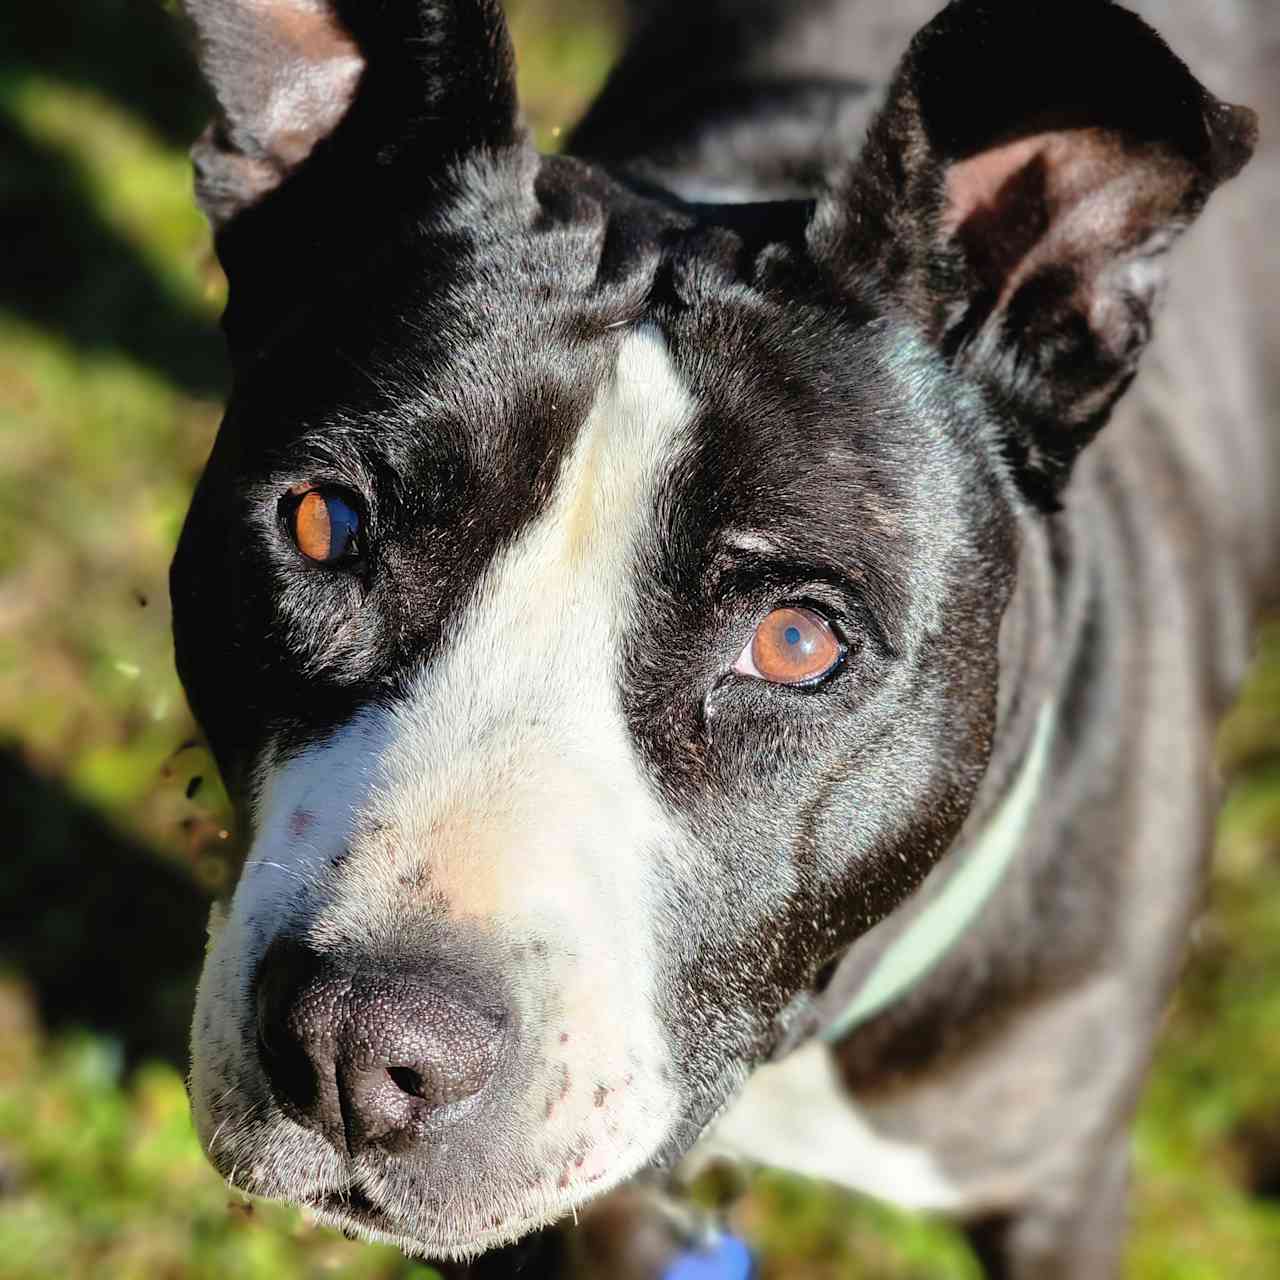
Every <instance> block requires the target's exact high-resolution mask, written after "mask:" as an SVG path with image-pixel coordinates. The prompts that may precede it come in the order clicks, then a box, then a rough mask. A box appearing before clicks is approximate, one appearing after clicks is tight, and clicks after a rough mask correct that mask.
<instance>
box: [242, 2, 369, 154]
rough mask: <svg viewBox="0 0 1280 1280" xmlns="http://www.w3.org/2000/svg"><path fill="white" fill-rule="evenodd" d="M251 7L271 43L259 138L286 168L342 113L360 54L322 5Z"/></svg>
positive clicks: (334, 124) (356, 76)
mask: <svg viewBox="0 0 1280 1280" xmlns="http://www.w3.org/2000/svg"><path fill="white" fill-rule="evenodd" d="M256 7H257V8H258V9H259V10H260V19H261V22H262V24H263V29H262V35H263V37H264V38H265V39H266V40H267V41H269V42H270V43H271V44H272V45H274V46H275V51H274V55H273V58H272V62H273V64H274V74H273V75H272V77H271V82H270V85H269V88H268V90H267V94H266V100H265V102H264V103H263V108H262V112H263V114H262V129H261V135H260V139H259V140H260V142H261V143H262V144H263V146H264V149H265V150H266V151H267V152H268V153H269V154H270V155H271V156H272V157H273V158H274V160H275V162H276V164H277V166H278V167H280V168H282V169H284V170H289V169H292V168H294V167H295V166H296V165H299V164H301V163H302V161H303V160H305V159H306V158H307V156H308V155H309V154H310V153H311V150H312V148H313V147H314V146H315V144H316V143H317V142H318V141H319V140H320V139H321V138H323V137H326V136H327V135H328V134H330V133H331V132H332V131H333V130H334V129H335V128H336V127H337V124H338V122H339V121H340V120H341V119H342V117H343V116H344V115H345V114H346V112H347V108H348V107H349V106H350V105H351V99H352V98H353V97H354V96H355V91H356V85H357V83H358V82H359V79H360V74H361V72H362V71H363V70H364V58H363V56H362V55H361V53H360V50H359V47H358V46H357V45H356V43H355V41H354V40H353V39H352V38H351V36H350V34H349V33H348V32H347V31H346V29H345V28H343V27H342V26H341V25H340V24H339V23H338V21H337V19H336V18H335V16H334V14H333V11H332V9H331V7H330V6H329V5H327V4H323V3H322V4H316V3H314V2H313V0H285V2H283V3H281V2H280V0H275V2H274V3H268V4H259V5H258V6H256Z"/></svg>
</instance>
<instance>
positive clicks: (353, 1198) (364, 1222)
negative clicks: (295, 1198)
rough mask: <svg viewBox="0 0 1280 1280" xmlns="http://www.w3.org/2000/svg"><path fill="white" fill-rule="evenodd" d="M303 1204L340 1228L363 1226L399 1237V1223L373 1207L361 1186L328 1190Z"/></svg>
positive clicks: (376, 1207) (375, 1206) (374, 1205)
mask: <svg viewBox="0 0 1280 1280" xmlns="http://www.w3.org/2000/svg"><path fill="white" fill-rule="evenodd" d="M302 1204H303V1205H304V1206H305V1207H306V1208H308V1209H310V1210H311V1211H312V1212H313V1213H315V1214H318V1215H321V1216H323V1217H325V1218H326V1219H328V1220H330V1221H335V1222H336V1223H337V1225H339V1226H348V1225H349V1226H351V1227H363V1228H365V1229H366V1230H369V1231H377V1232H380V1233H383V1234H387V1235H394V1234H398V1230H399V1228H398V1224H397V1223H395V1222H393V1221H392V1220H391V1219H390V1218H389V1217H388V1216H387V1214H386V1213H385V1212H384V1211H383V1210H382V1209H380V1208H379V1207H378V1206H377V1205H376V1204H374V1202H373V1201H372V1200H371V1199H369V1196H368V1195H367V1193H366V1192H365V1191H364V1190H363V1189H362V1188H360V1187H359V1186H350V1187H344V1188H343V1189H342V1190H340V1191H326V1192H324V1193H322V1194H321V1195H318V1196H312V1197H310V1198H309V1199H306V1200H304V1201H302Z"/></svg>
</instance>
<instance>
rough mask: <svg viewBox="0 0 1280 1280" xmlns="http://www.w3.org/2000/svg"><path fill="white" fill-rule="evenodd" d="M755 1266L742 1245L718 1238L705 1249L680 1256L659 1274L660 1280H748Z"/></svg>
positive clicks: (735, 1241)
mask: <svg viewBox="0 0 1280 1280" xmlns="http://www.w3.org/2000/svg"><path fill="white" fill-rule="evenodd" d="M754 1274H755V1264H754V1261H753V1259H752V1257H751V1250H750V1249H749V1248H747V1245H746V1242H745V1241H744V1240H740V1239H739V1238H738V1237H737V1236H729V1235H724V1236H719V1237H718V1238H717V1239H716V1240H714V1241H713V1242H712V1243H711V1244H710V1245H708V1246H707V1247H706V1248H705V1249H698V1250H696V1251H695V1250H690V1251H689V1252H687V1253H682V1254H681V1255H680V1256H679V1257H678V1258H677V1259H676V1260H675V1261H674V1262H673V1263H672V1264H671V1265H670V1266H669V1267H668V1268H667V1269H666V1270H665V1271H664V1272H663V1273H662V1280H751V1277H752V1276H753V1275H754Z"/></svg>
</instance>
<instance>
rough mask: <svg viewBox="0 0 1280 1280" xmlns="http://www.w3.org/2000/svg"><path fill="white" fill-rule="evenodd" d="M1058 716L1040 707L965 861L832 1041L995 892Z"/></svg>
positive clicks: (930, 957)
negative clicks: (1027, 742) (1009, 782)
mask: <svg viewBox="0 0 1280 1280" xmlns="http://www.w3.org/2000/svg"><path fill="white" fill-rule="evenodd" d="M1057 719H1058V707H1057V703H1056V702H1054V701H1050V702H1048V703H1046V704H1045V706H1044V707H1043V709H1042V710H1041V712H1040V716H1039V718H1038V720H1037V721H1036V728H1035V735H1034V737H1033V738H1032V740H1031V749H1030V750H1029V751H1028V752H1027V758H1026V760H1025V761H1023V764H1022V768H1021V770H1020V772H1019V774H1018V777H1017V779H1016V780H1015V781H1014V784H1013V786H1012V787H1011V788H1010V789H1009V791H1008V793H1007V794H1006V795H1005V797H1004V799H1003V800H1001V802H1000V807H999V808H998V809H997V810H996V813H995V816H994V817H993V818H992V820H991V822H990V823H989V824H988V826H987V828H986V829H985V830H984V831H983V832H982V833H981V835H979V836H978V837H977V839H976V840H975V842H974V844H973V846H972V847H971V848H970V849H969V851H968V853H967V854H966V855H965V858H964V861H963V862H962V863H961V864H960V866H959V867H957V868H956V870H955V871H953V872H952V873H951V874H950V875H949V876H948V877H947V879H946V881H945V883H944V884H943V885H942V887H941V889H939V890H938V893H937V896H936V897H934V898H933V899H932V900H931V901H930V902H929V903H927V904H926V905H925V906H924V907H922V908H921V910H920V911H919V913H918V914H917V915H916V918H915V919H914V920H912V921H911V923H910V924H909V925H908V926H907V928H906V929H905V930H904V931H903V932H902V933H901V934H900V935H899V936H898V937H896V938H895V939H894V940H893V941H892V942H891V943H890V944H889V945H888V947H886V948H885V951H884V954H883V955H881V956H880V958H879V960H878V961H877V962H876V964H875V966H874V967H873V968H872V970H871V972H870V973H869V974H868V975H867V977H866V979H865V980H864V981H863V982H862V985H861V986H860V987H859V988H858V990H857V992H856V993H855V995H854V997H853V1000H852V1002H851V1003H850V1004H849V1006H848V1008H846V1009H845V1010H844V1012H843V1013H841V1015H840V1016H839V1017H838V1018H837V1019H836V1020H835V1022H833V1023H832V1024H831V1025H830V1026H829V1027H826V1028H824V1029H823V1031H822V1032H821V1036H822V1039H824V1040H826V1041H827V1042H828V1043H829V1044H834V1043H835V1042H836V1041H838V1040H843V1039H844V1038H845V1036H847V1035H848V1034H849V1033H850V1032H851V1031H853V1030H854V1029H855V1028H856V1027H858V1026H861V1024H862V1023H864V1022H866V1021H867V1020H868V1019H870V1018H872V1017H874V1016H875V1015H876V1014H877V1013H879V1012H880V1011H881V1010H882V1009H884V1008H886V1007H887V1006H888V1005H890V1004H892V1003H893V1002H894V1001H895V1000H897V999H899V998H900V997H901V996H903V995H904V994H905V993H906V992H907V991H908V990H909V989H910V988H911V987H913V986H914V985H915V984H916V983H917V982H919V981H920V979H921V978H923V977H924V975H925V974H926V973H928V972H929V970H930V969H932V968H933V967H934V965H936V964H937V963H938V961H939V960H941V959H942V957H943V956H944V955H945V954H946V953H947V952H948V951H949V950H950V949H951V947H952V946H953V945H954V944H955V943H956V942H957V941H959V939H960V936H961V935H962V934H963V933H964V931H965V930H966V929H967V928H968V927H969V925H970V924H972V923H973V920H974V918H975V917H976V916H977V914H978V912H979V911H980V910H981V909H982V907H983V905H984V904H985V903H986V902H987V901H988V899H989V898H990V897H991V895H992V894H993V893H994V892H995V890H996V887H997V886H998V885H999V884H1000V882H1001V880H1003V878H1004V873H1005V872H1006V871H1007V870H1008V868H1009V865H1010V863H1011V862H1012V861H1013V857H1014V854H1016V853H1017V851H1018V849H1019V848H1020V847H1021V845H1022V840H1023V837H1024V836H1025V835H1026V832H1027V826H1028V824H1029V823H1030V821H1031V814H1032V811H1033V809H1034V808H1035V802H1036V798H1037V797H1038V795H1039V794H1040V786H1041V783H1042V782H1043V781H1044V774H1045V770H1046V768H1047V767H1048V764H1049V747H1050V744H1051V743H1052V740H1053V732H1054V728H1055V726H1056V724H1057Z"/></svg>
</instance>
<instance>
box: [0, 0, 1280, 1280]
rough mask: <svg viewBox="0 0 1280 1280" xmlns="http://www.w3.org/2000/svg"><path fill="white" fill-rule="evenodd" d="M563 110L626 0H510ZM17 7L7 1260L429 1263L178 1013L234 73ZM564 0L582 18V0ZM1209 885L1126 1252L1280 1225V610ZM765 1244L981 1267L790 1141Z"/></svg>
mask: <svg viewBox="0 0 1280 1280" xmlns="http://www.w3.org/2000/svg"><path fill="white" fill-rule="evenodd" d="M511 7H512V10H513V27H514V30H515V34H516V38H517V43H518V45H519V47H520V50H521V54H522V67H523V74H524V88H525V100H526V105H527V107H528V109H529V113H530V116H531V119H532V120H533V122H534V125H535V127H536V129H537V131H538V135H539V137H540V139H541V140H542V141H543V142H544V144H545V145H554V144H555V142H556V140H557V139H558V137H559V136H560V134H561V132H562V131H563V129H564V128H565V126H566V125H567V124H568V123H570V121H571V120H572V117H573V115H574V113H575V111H576V110H577V109H578V108H579V106H580V104H581V103H582V101H583V100H584V99H585V98H586V97H587V96H588V95H589V93H590V91H591V90H592V89H593V87H594V86H595V85H596V84H597V83H598V82H599V80H600V78H601V76H602V74H603V71H604V68H605V67H606V65H607V62H608V58H609V57H610V55H611V52H612V50H613V48H614V42H615V37H614V34H613V32H612V30H611V29H610V28H609V27H608V26H607V25H605V24H603V23H602V22H601V21H600V19H599V11H598V9H597V8H596V7H594V6H592V5H590V4H589V3H587V0H576V3H574V4H569V5H566V4H563V3H562V4H559V5H557V4H555V3H554V0H525V2H524V3H520V4H513V5H512V6H511ZM8 10H9V12H8V13H7V14H6V15H5V16H3V17H0V790H2V791H3V811H4V813H5V815H6V829H7V831H8V832H9V834H10V837H11V843H10V846H9V848H8V849H7V850H6V854H7V856H6V857H5V858H3V859H0V974H3V977H2V978H0V1258H2V1259H3V1260H4V1261H3V1263H0V1270H3V1272H4V1274H5V1275H6V1277H12V1278H13V1280H52V1278H53V1277H59V1278H64V1277H65V1278H72V1280H74V1278H76V1277H82V1276H83V1277H112V1278H113V1280H115V1278H132V1277H137V1278H138V1280H157V1278H160V1277H166V1278H168V1277H172V1278H173V1280H179V1278H181V1280H188V1278H190V1280H196V1278H202V1277H210V1278H212V1277H218V1280H226V1278H228V1277H245V1278H246V1280H256V1278H266V1277H271V1278H272V1280H276V1278H283V1280H289V1278H291V1277H304V1276H320V1275H332V1276H337V1277H343V1276H353V1277H354V1276H356V1275H359V1276H361V1277H368V1278H372V1280H380V1278H382V1277H386V1278H390V1277H398V1278H407V1277H416V1278H418V1280H425V1278H426V1277H428V1276H430V1275H431V1274H432V1273H431V1272H430V1270H429V1269H427V1268H425V1267H422V1266H418V1265H415V1264H412V1263H409V1262H407V1261H405V1260H404V1259H402V1258H401V1257H399V1255H397V1254H395V1253H394V1252H392V1251H389V1250H379V1249H371V1248H368V1247H365V1246H360V1245H355V1244H351V1243H349V1242H347V1241H345V1240H343V1239H342V1238H341V1237H340V1236H335V1235H334V1234H333V1233H331V1232H328V1231H323V1230H320V1229H317V1228H315V1227H314V1226H311V1225H309V1224H308V1223H307V1221H306V1220H305V1218H304V1216H303V1215H301V1214H300V1213H298V1212H296V1211H293V1210H289V1209H285V1208H278V1207H272V1206H257V1207H254V1208H253V1209H249V1208H248V1207H246V1206H245V1205H244V1204H243V1203H242V1202H240V1201H239V1200H238V1199H235V1198H233V1197H230V1196H229V1193H228V1192H227V1191H226V1190H225V1188H224V1187H223V1186H222V1184H221V1183H220V1182H219V1181H218V1179H217V1178H216V1177H215V1175H214V1174H213V1173H212V1171H211V1170H210V1169H209V1168H208V1167H207V1166H206V1165H205V1163H204V1161H203V1160H202V1158H201V1157H200V1154H199V1151H198V1149H197V1146H196V1143H195V1140H194V1137H193V1135H192V1133H191V1129H190V1124H189V1119H188V1115H187V1106H186V1099H185V1093H184V1090H183V1087H182V1073H183V1070H184V1062H185V1058H184V1052H185V1050H184V1044H185V1025H186V1019H187V1017H188V1015H189V1009H190V1001H191V992H192V985H193V981H194V974H195V972H196V970H197V968H198V965H199V961H200V951H201V928H202V920H203V914H204V910H205V903H206V901H207V897H208V895H209V894H210V892H212V891H215V890H217V889H218V888H220V887H223V886H224V885H225V884H226V883H227V881H228V879H229V877H230V876H231V874H232V872H233V869H234V863H235V859H236V856H237V855H236V848H235V837H234V834H233V833H231V832H230V831H229V829H228V827H227V825H226V810H225V798H224V797H223V795H222V793H221V791H220V789H219V787H218V784H217V781H216V777H215V774H214V771H213V769H212V766H211V763H210V761H209V760H208V758H207V756H206V755H205V754H204V752H203V750H202V749H201V748H200V747H198V746H191V745H188V744H189V742H190V739H191V738H192V736H193V733H194V727H193V726H192V724H191V722H190V719H189V717H188V714H187V711H186V708H185V704H184V702H183V698H182V694H181V690H180V688H179V687H178V684H177V681H176V679H175V677H174V675H173V671H172V664H171V657H170V651H169V636H168V610H167V603H166V586H165V574H166V566H167V561H168V557H169V554H170V552H171V549H172V546H173V543H174V539H175V537H176V534H177V530H178V527H179V524H180V521H181V519H182V514H183V511H184V508H185V504H186V501H187V496H188V494H189V492H190V489H191V486H192V484H193V482H194V479H195V477H196V475H197V474H198V470H199V467H200V466H201V464H202V462H203V459H204V457H205V455H206V453H207V450H208V448H209V445H210V442H211V439H212V436H213V432H214V430H215V427H216V424H217V420H218V415H219V408H220V402H221V397H222V394H223V392H224V391H225V385H226V382H225V371H224V368H223V364H222V356H221V348H220V343H219V339H218V335H217V331H216V318H217V314H218V311H219V309H220V306H221V303H222V299H223V285H222V281H221V278H220V276H219V274H218V271H217V268H216V265H215V264H214V261H213V259H212V256H211V254H210V250H209V244H208V235H207V231H206V228H205V226H204V224H203V222H202V220H201V219H200V217H199V216H198V215H197V214H196V212H195V211H194V208H193V206H192V204H191V202H190V181H189V175H188V166H187V161H186V157H185V147H186V144H187V143H188V141H189V140H190V138H191V137H192V136H193V135H194V133H195V132H196V131H197V130H198V128H199V126H200V122H201V121H202V119H203V117H204V114H205V111H206V106H205V104H204V103H203V101H202V99H201V96H200V94H199V92H198V90H197V88H196V86H195V83H194V80H193V79H192V76H191V73H190V66H189V63H188V62H187V61H186V60H185V56H184V54H183V52H182V49H181V48H180V46H179V44H178V42H177V39H176V37H175V34H174V30H173V27H172V25H171V24H170V22H169V20H168V18H167V17H166V16H165V15H164V14H163V13H162V12H161V10H160V9H159V7H157V6H156V5H154V4H148V3H145V0H97V2H96V3H95V5H94V6H92V7H90V8H88V9H86V8H84V7H83V6H79V5H76V4H75V3H74V0H42V3H41V4H40V5H15V6H9V7H8ZM566 14H568V15H569V16H570V17H572V19H573V20H572V21H570V20H566ZM1221 754H1222V760H1223V766H1224V770H1225V771H1226V772H1227V774H1228V775H1229V776H1230V777H1231V779H1232V786H1231V790H1230V794H1229V798H1228V803H1227V806H1226V808H1225V811H1224V814H1223V819H1222V823H1221V827H1220V833H1219V849H1218V858H1217V862H1216V869H1215V873H1214V880H1213V885H1212V892H1211V896H1210V899H1209V902H1208V904H1207V907H1206V910H1205V913H1204V916H1203V918H1202V920H1201V921H1200V923H1199V925H1198V926H1197V930H1196V933H1195V937H1194V938H1193V940H1192V948H1191V957H1190V963H1189V968H1188V972H1187V975H1186V979H1185V981H1184V983H1183V985H1182V987H1181V989H1180V991H1179V994H1178V997H1177V999H1176V1001H1175V1003H1174V1005H1173V1007H1172V1009H1171V1010H1170V1013H1169V1018H1168V1023H1167V1026H1166V1029H1165V1033H1164V1037H1163V1041H1162V1045H1161V1050H1160V1054H1159V1058H1158V1060H1157V1063H1156V1067H1155V1071H1154V1073H1153V1076H1152V1080H1151V1083H1150V1087H1149V1088H1148V1090H1147V1094H1146V1098H1145V1101H1144V1104H1143V1108H1142V1113H1141V1116H1140V1119H1139V1123H1138V1127H1137V1132H1136V1137H1135V1155H1136V1178H1135V1181H1136V1194H1135V1197H1134V1224H1135V1226H1134V1233H1133V1238H1132V1243H1131V1247H1130V1251H1129V1261H1128V1275H1129V1276H1130V1277H1131V1278H1132V1280H1250V1278H1251V1277H1259V1278H1261V1277H1264V1276H1272V1275H1274V1274H1276V1272H1277V1263H1276V1259H1277V1258H1280V1036H1277V1034H1276V1031H1275V1029H1276V1028H1277V1027H1278V1026H1280V992H1278V991H1277V986H1276V984H1275V982H1274V975H1275V974H1277V973H1280V627H1277V626H1272V627H1271V628H1270V629H1269V630H1267V631H1266V632H1264V635H1263V639H1262V644H1261V647H1260V657H1259V660H1258V663H1257V666H1256V670H1255V672H1254V675H1253V678H1252V680H1251V682H1250V685H1249V688H1248V690H1247V692H1246V694H1245V697H1244V699H1243V700H1242V702H1241V704H1240V707H1239V708H1238V709H1237V711H1236V712H1235V713H1234V715H1233V716H1232V717H1231V719H1230V720H1229V721H1228V723H1227V724H1226V725H1225V726H1224V729H1223V734H1222V752H1221ZM734 1213H735V1216H736V1219H737V1221H738V1222H739V1224H740V1225H741V1226H742V1228H743V1229H744V1230H746V1231H747V1232H748V1233H749V1234H750V1236H751V1238H752V1239H753V1240H754V1241H755V1242H756V1243H757V1244H758V1245H759V1246H760V1248H761V1250H762V1253H763V1258H764V1270H765V1276H766V1277H767V1278H768V1280H774V1278H781V1277H784V1276H785V1277H786V1278H787V1280H835V1278H836V1277H840V1278H842V1280H843V1278H850V1280H856V1278H857V1277H863V1276H868V1277H870V1276H874V1277H878V1278H880V1280H908V1278H915V1277H919V1278H921V1280H923V1278H925V1277H938V1276H945V1277H948V1278H955V1280H965V1278H966V1277H971V1276H975V1275H976V1271H975V1268H974V1264H973V1262H972V1259H971V1258H970V1257H969V1255H968V1252H967V1250H966V1248H965V1247H964V1245H963V1244H962V1243H961V1242H960V1240H959V1239H958V1238H957V1237H956V1236H955V1235H954V1234H953V1233H952V1232H950V1231H949V1230H948V1229H947V1228H946V1227H945V1226H943V1225H941V1224H938V1223H935V1222H932V1221H929V1220H927V1219H923V1218H920V1217H916V1216H912V1215H907V1214H900V1213H896V1212H894V1211H892V1210H889V1209H887V1208H885V1207H883V1206H880V1205H875V1204H871V1203H869V1202H866V1201H860V1200H857V1199H856V1198H854V1197H851V1196H848V1195H845V1194H843V1193H840V1192H837V1191H834V1190H831V1189H829V1188H824V1187H817V1186H814V1185H812V1184H807V1183H803V1182H800V1181H798V1180H796V1179H791V1178H786V1177H782V1176H778V1175H772V1174H769V1175H762V1176H760V1177H759V1178H757V1179H756V1180H755V1181H754V1182H753V1183H752V1185H751V1187H750V1189H749V1191H748V1193H747V1195H746V1196H745V1197H744V1198H743V1199H742V1200H741V1201H740V1202H739V1203H738V1205H737V1207H736V1208H735V1210H734Z"/></svg>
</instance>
